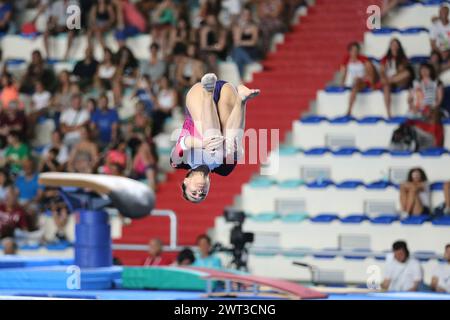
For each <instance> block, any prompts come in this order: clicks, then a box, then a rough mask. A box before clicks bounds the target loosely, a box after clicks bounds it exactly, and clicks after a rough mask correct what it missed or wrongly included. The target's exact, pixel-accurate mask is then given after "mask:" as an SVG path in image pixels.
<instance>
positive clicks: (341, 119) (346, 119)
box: [329, 116, 355, 124]
mask: <svg viewBox="0 0 450 320" xmlns="http://www.w3.org/2000/svg"><path fill="white" fill-rule="evenodd" d="M354 120H355V118H354V117H352V116H341V117H336V118H333V119H330V120H329V121H330V123H333V124H341V123H349V122H350V121H354Z"/></svg>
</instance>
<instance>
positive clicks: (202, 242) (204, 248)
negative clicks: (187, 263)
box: [192, 234, 222, 269]
mask: <svg viewBox="0 0 450 320" xmlns="http://www.w3.org/2000/svg"><path fill="white" fill-rule="evenodd" d="M197 246H198V249H199V254H197V255H196V257H195V262H194V263H193V264H192V265H193V266H195V267H203V268H217V269H219V268H222V262H221V261H220V259H219V257H217V256H215V255H214V254H211V238H210V237H208V236H207V235H206V234H202V235H200V236H198V237H197Z"/></svg>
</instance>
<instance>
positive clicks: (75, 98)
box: [60, 94, 90, 148]
mask: <svg viewBox="0 0 450 320" xmlns="http://www.w3.org/2000/svg"><path fill="white" fill-rule="evenodd" d="M89 119H90V114H89V112H88V111H87V110H86V109H85V108H83V105H82V98H81V95H80V94H74V95H72V98H71V106H70V108H67V109H66V110H64V111H63V112H62V114H61V119H60V122H61V131H62V133H63V134H64V144H65V145H67V146H68V147H69V148H70V147H72V146H73V145H75V144H77V143H78V142H79V141H80V139H81V133H80V130H81V128H83V127H84V126H85V125H86V124H87V123H88V121H89Z"/></svg>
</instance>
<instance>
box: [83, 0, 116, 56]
mask: <svg viewBox="0 0 450 320" xmlns="http://www.w3.org/2000/svg"><path fill="white" fill-rule="evenodd" d="M115 15H116V11H115V8H114V5H113V4H112V3H110V2H109V1H108V0H96V1H95V3H94V4H93V5H92V7H91V9H90V10H89V28H88V33H87V36H88V39H89V40H88V41H89V43H90V46H91V45H92V37H95V39H96V40H97V41H98V42H99V43H100V45H101V46H102V47H106V44H105V39H104V35H105V34H106V33H107V32H109V31H111V30H112V28H113V26H114V22H115Z"/></svg>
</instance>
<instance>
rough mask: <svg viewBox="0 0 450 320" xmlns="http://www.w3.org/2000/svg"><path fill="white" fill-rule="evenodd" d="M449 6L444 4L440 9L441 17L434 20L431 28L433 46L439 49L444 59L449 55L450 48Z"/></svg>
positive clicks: (434, 48) (436, 49)
mask: <svg viewBox="0 0 450 320" xmlns="http://www.w3.org/2000/svg"><path fill="white" fill-rule="evenodd" d="M448 15H449V8H448V7H447V6H446V5H442V6H441V7H440V9H439V18H438V19H436V21H434V23H433V25H432V26H431V28H430V41H431V48H432V49H433V50H435V51H438V52H439V53H440V54H441V55H442V57H443V58H444V60H446V58H447V57H448V51H449V50H450V20H449V18H448Z"/></svg>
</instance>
